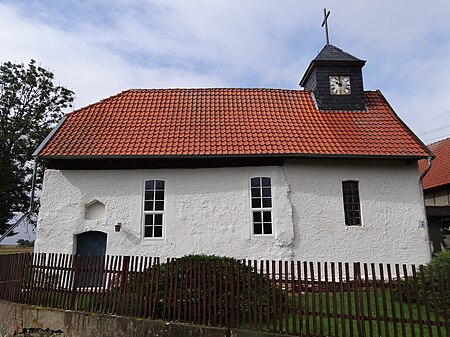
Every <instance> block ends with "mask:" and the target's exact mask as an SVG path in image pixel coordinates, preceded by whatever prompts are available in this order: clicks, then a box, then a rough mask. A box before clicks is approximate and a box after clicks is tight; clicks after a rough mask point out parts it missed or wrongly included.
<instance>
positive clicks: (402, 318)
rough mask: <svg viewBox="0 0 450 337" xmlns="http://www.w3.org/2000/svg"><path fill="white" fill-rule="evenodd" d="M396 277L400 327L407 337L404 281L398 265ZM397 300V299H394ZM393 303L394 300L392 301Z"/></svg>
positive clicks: (403, 335)
mask: <svg viewBox="0 0 450 337" xmlns="http://www.w3.org/2000/svg"><path fill="white" fill-rule="evenodd" d="M395 277H396V281H397V282H396V288H397V289H396V290H397V296H398V301H399V303H400V305H399V308H400V326H401V328H402V337H406V326H405V313H404V311H403V295H402V280H401V274H400V266H399V265H398V264H395ZM394 298H395V297H394ZM391 301H393V299H391Z"/></svg>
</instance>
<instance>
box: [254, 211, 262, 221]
mask: <svg viewBox="0 0 450 337" xmlns="http://www.w3.org/2000/svg"><path fill="white" fill-rule="evenodd" d="M261 221H262V217H261V212H253V222H261Z"/></svg>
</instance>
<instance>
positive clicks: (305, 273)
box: [303, 261, 311, 336]
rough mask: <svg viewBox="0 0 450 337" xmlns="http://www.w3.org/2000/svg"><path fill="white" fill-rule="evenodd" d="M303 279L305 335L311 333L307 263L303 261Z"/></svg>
mask: <svg viewBox="0 0 450 337" xmlns="http://www.w3.org/2000/svg"><path fill="white" fill-rule="evenodd" d="M303 279H304V283H305V319H306V322H305V323H306V324H305V325H306V331H305V332H306V336H310V335H311V330H310V324H309V291H308V288H309V284H308V263H307V262H306V261H304V262H303Z"/></svg>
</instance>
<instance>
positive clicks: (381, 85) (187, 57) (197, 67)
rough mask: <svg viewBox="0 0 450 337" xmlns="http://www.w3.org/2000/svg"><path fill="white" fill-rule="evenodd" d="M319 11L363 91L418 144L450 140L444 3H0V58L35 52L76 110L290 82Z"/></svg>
mask: <svg viewBox="0 0 450 337" xmlns="http://www.w3.org/2000/svg"><path fill="white" fill-rule="evenodd" d="M324 7H327V8H328V9H329V10H331V16H330V20H329V24H330V39H331V43H332V44H334V45H336V46H338V47H340V48H342V49H344V50H345V51H347V52H349V53H351V54H353V55H355V56H357V57H359V58H361V59H364V60H367V64H366V66H365V67H364V69H363V75H364V82H365V88H366V89H367V90H374V89H379V90H381V91H382V92H383V94H384V95H385V96H386V97H387V99H388V101H389V102H390V103H391V105H392V106H393V107H394V109H395V111H396V112H397V113H398V114H399V115H400V116H401V118H402V119H403V120H404V121H405V122H406V123H407V124H408V125H409V126H410V127H411V128H412V129H413V130H414V131H415V132H416V133H418V134H419V135H421V138H422V139H423V140H424V141H426V142H429V141H428V140H431V141H435V140H437V139H440V138H443V137H446V136H449V135H450V91H449V89H450V57H449V55H450V24H449V23H448V20H449V19H448V13H449V11H450V1H448V0H442V1H440V0H433V1H410V0H408V1H406V0H404V1H403V0H396V1H392V0H377V1H373V0H370V1H364V0H352V1H347V0H346V1H325V0H315V1H300V0H277V1H275V0H272V1H268V0H267V1H266V0H220V1H219V0H214V1H212V0H178V1H176V0H147V1H138V0H98V1H93V0H89V1H83V0H77V1H61V0H45V1H44V0H43V1H37V0H35V1H33V0H27V1H19V0H14V1H8V0H4V1H2V0H0V46H1V49H0V50H1V54H0V55H1V57H0V61H13V62H21V63H22V62H24V63H28V62H29V60H30V59H32V58H33V59H35V60H36V61H37V62H38V63H40V64H41V65H42V66H44V67H46V68H49V69H50V70H52V71H53V72H54V73H55V75H56V77H57V79H58V81H59V82H60V84H63V85H65V86H67V87H68V88H70V89H72V90H73V91H75V94H76V101H75V108H79V107H82V106H85V105H87V104H90V103H93V102H96V101H98V100H100V99H102V98H105V97H108V96H111V95H114V94H116V93H118V92H120V91H123V90H126V89H129V88H167V87H182V88H185V87H266V88H287V89H299V86H298V82H299V79H300V78H301V76H302V74H303V72H304V70H305V69H306V67H307V65H308V64H309V62H310V61H311V59H313V58H314V57H315V56H316V55H317V53H318V52H319V51H320V50H321V48H322V47H323V45H324V42H325V38H324V31H323V29H322V28H321V27H320V26H321V22H322V18H323V8H324ZM440 127H443V128H442V130H441V131H440V132H433V133H429V134H425V135H423V134H422V133H423V132H426V131H429V130H433V129H436V128H440Z"/></svg>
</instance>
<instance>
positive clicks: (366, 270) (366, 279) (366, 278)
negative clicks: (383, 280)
mask: <svg viewBox="0 0 450 337" xmlns="http://www.w3.org/2000/svg"><path fill="white" fill-rule="evenodd" d="M363 268H364V286H365V289H366V302H367V315H368V316H369V336H373V335H374V331H373V317H372V305H371V300H370V279H369V267H368V265H367V263H364V264H363ZM375 288H376V283H374V299H375V301H376V300H377V298H376V294H375ZM377 316H378V314H377ZM377 319H379V318H377ZM378 333H379V330H378Z"/></svg>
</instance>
